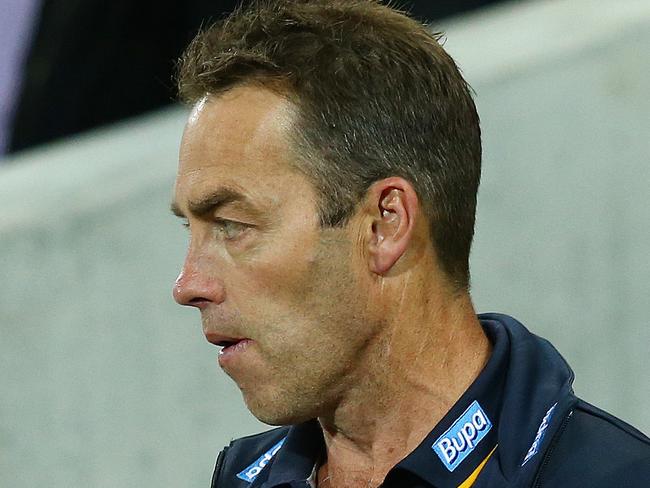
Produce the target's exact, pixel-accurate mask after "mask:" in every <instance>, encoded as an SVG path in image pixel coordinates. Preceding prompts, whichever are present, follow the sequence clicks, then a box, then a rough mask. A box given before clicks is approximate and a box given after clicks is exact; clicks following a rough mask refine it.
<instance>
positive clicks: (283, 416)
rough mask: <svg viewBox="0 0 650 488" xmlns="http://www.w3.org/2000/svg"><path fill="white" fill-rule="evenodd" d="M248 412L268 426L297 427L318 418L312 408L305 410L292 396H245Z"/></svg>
mask: <svg viewBox="0 0 650 488" xmlns="http://www.w3.org/2000/svg"><path fill="white" fill-rule="evenodd" d="M244 401H245V402H246V407H248V410H249V411H250V412H251V413H252V414H253V415H254V416H255V418H257V420H259V421H260V422H263V423H265V424H267V425H274V426H275V425H295V424H300V423H303V422H307V421H308V420H311V419H313V418H315V417H317V416H318V413H317V412H316V411H314V410H313V409H310V408H305V407H306V405H304V403H303V402H301V401H299V400H298V401H296V400H292V399H291V397H290V396H284V395H278V396H275V395H274V396H273V397H271V398H269V397H266V398H262V397H261V396H255V397H252V398H251V397H249V396H248V395H246V394H244Z"/></svg>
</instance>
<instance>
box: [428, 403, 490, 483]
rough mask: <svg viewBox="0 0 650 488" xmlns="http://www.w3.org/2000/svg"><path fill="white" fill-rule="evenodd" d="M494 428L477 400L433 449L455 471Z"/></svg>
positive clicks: (440, 438) (439, 439)
mask: <svg viewBox="0 0 650 488" xmlns="http://www.w3.org/2000/svg"><path fill="white" fill-rule="evenodd" d="M491 428H492V422H490V419H489V418H488V416H487V415H485V412H484V411H483V409H482V408H481V406H480V405H479V404H478V402H477V401H476V400H474V401H473V402H472V404H471V405H470V406H469V407H468V408H467V410H465V412H464V413H463V415H461V416H460V417H458V419H457V420H456V421H455V422H454V423H453V425H452V426H451V427H449V429H448V430H447V432H445V433H444V434H442V435H441V436H440V437H439V438H438V440H437V441H436V442H434V444H433V446H431V447H432V448H433V450H434V451H435V452H436V454H437V455H438V457H439V458H440V460H441V461H442V464H444V465H445V467H446V468H447V469H448V470H449V471H453V470H454V469H456V468H457V467H458V465H459V464H460V463H462V462H463V460H464V459H465V458H466V457H467V456H469V454H470V453H471V452H472V451H473V450H474V448H475V447H476V446H477V445H478V443H479V442H481V441H482V440H483V438H484V437H485V435H486V434H487V433H488V432H489V431H490V429H491Z"/></svg>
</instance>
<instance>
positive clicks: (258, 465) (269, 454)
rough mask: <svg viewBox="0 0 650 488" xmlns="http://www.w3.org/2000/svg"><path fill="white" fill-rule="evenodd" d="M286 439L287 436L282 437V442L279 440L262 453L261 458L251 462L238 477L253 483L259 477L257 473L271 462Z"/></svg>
mask: <svg viewBox="0 0 650 488" xmlns="http://www.w3.org/2000/svg"><path fill="white" fill-rule="evenodd" d="M285 440H286V437H285V438H284V439H282V440H281V441H280V442H278V443H277V444H276V445H275V446H273V447H272V448H271V449H269V450H268V451H266V452H265V453H264V454H262V455H261V456H260V457H259V459H257V460H256V461H255V462H254V463H253V464H251V465H250V466H249V467H247V468H246V469H245V470H244V471H242V472H241V473H239V474H238V475H237V478H239V479H242V480H244V481H248V482H249V483H252V482H253V481H254V480H255V478H257V475H258V474H260V473H261V472H262V470H263V469H264V466H266V465H267V464H269V461H270V460H271V459H273V456H275V454H276V453H277V452H278V451H279V450H280V448H281V447H282V444H284V441H285Z"/></svg>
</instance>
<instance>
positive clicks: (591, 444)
mask: <svg viewBox="0 0 650 488" xmlns="http://www.w3.org/2000/svg"><path fill="white" fill-rule="evenodd" d="M554 441H555V442H554V443H553V444H551V446H549V451H548V453H547V456H546V462H545V463H544V465H543V466H542V468H541V470H540V473H539V475H538V485H536V486H540V487H552V486H566V487H572V486H576V487H577V486H589V487H591V488H600V487H603V488H604V487H611V486H616V487H620V488H626V487H638V486H650V439H648V437H646V436H645V435H644V434H642V433H641V432H640V431H638V430H637V429H635V428H634V427H632V426H631V425H628V424H627V423H625V422H623V421H622V420H620V419H618V418H616V417H614V416H613V415H610V414H609V413H607V412H604V411H603V410H601V409H599V408H597V407H594V406H593V405H590V404H589V403H587V402H584V401H582V400H578V402H577V404H576V405H575V407H574V410H573V412H572V414H571V416H570V417H568V418H567V420H566V424H565V426H564V429H563V430H562V431H561V432H559V433H558V437H557V439H554Z"/></svg>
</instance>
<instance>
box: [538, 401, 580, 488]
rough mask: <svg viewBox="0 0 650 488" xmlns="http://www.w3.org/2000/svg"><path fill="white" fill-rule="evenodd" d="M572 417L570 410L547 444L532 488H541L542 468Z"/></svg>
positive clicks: (547, 461) (544, 466) (548, 460)
mask: <svg viewBox="0 0 650 488" xmlns="http://www.w3.org/2000/svg"><path fill="white" fill-rule="evenodd" d="M572 416H573V410H571V411H570V412H569V414H568V415H567V416H566V417H564V420H563V421H562V424H561V425H560V427H559V428H558V429H557V432H556V433H555V434H554V435H553V439H551V443H550V444H549V446H548V448H547V449H546V453H545V454H544V458H543V459H542V462H541V463H540V466H539V470H538V471H537V476H536V477H535V481H534V483H533V486H532V488H541V487H542V474H543V472H544V468H546V466H547V465H548V463H549V462H550V460H551V456H552V454H553V451H555V447H556V446H557V443H558V442H559V441H560V437H562V433H563V432H564V430H565V429H566V426H567V424H568V423H569V420H570V419H571V417H572Z"/></svg>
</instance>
